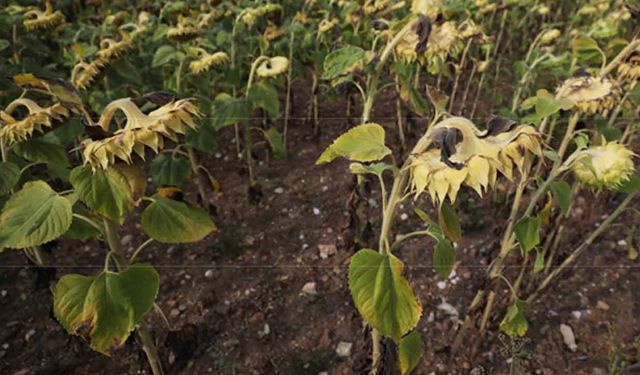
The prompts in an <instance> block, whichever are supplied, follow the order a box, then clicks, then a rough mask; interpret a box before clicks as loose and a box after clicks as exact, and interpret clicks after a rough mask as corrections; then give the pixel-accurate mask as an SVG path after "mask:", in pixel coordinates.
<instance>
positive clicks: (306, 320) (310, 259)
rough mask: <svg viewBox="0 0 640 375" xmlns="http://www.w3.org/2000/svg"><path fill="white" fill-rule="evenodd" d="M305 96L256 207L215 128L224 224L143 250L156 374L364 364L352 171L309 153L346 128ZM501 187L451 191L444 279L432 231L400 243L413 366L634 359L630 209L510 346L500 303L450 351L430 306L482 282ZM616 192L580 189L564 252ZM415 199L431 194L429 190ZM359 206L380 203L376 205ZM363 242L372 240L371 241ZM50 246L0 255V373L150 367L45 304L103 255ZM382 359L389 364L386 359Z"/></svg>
mask: <svg viewBox="0 0 640 375" xmlns="http://www.w3.org/2000/svg"><path fill="white" fill-rule="evenodd" d="M299 101H303V99H300V100H299ZM382 101H383V102H384V100H382ZM389 103H392V102H391V101H389ZM322 105H323V106H325V107H323V108H321V111H320V113H343V108H342V104H339V105H336V103H323V104H322ZM305 107H306V104H305V103H298V105H297V106H295V105H294V108H297V110H296V113H294V117H295V118H294V120H293V121H292V124H291V138H290V143H289V147H290V149H289V155H290V157H289V158H288V159H287V160H274V159H271V160H269V161H268V162H267V161H265V159H266V158H265V155H264V152H263V151H261V150H260V147H258V150H257V153H258V156H259V158H260V160H262V162H261V163H260V165H259V166H258V168H257V171H258V175H259V179H260V182H261V185H262V189H263V192H264V197H263V199H262V201H261V202H260V203H259V204H257V205H254V204H250V203H249V202H248V200H247V194H246V193H247V182H246V180H247V179H246V176H245V175H244V174H243V173H242V169H243V168H242V165H243V164H242V161H238V160H237V159H236V157H235V156H234V155H235V146H234V144H233V140H232V138H233V129H231V128H228V129H225V130H224V131H222V132H221V133H220V137H219V142H218V143H219V144H220V150H219V151H218V152H219V154H217V155H213V156H211V157H204V158H203V161H204V163H205V164H206V165H207V166H208V167H209V168H210V170H211V171H212V172H213V175H214V176H215V177H216V178H217V179H218V180H219V182H220V186H221V189H220V191H219V192H218V193H216V194H215V197H214V199H213V201H214V202H215V204H216V205H217V215H216V216H215V222H216V224H217V225H218V227H219V230H218V231H217V232H216V233H214V234H213V235H211V236H210V237H209V238H207V239H206V240H205V241H203V242H201V243H198V244H196V245H188V246H167V245H159V244H155V245H153V246H151V247H149V248H148V249H146V250H145V252H144V254H143V255H142V256H141V258H140V260H143V261H147V262H150V263H152V264H153V265H154V266H155V267H156V268H157V269H158V271H159V273H160V276H161V286H160V292H159V296H158V305H159V306H160V308H161V309H162V310H163V311H164V313H165V314H166V315H167V317H168V318H169V321H170V324H171V327H167V326H166V325H165V324H164V323H163V321H162V320H161V319H160V316H159V315H158V314H157V313H156V312H153V311H152V312H151V313H150V314H149V315H148V321H149V322H150V323H151V324H152V326H153V334H154V337H155V338H156V343H157V346H158V348H159V351H160V356H161V357H162V358H163V360H164V362H165V363H164V366H165V369H166V372H167V373H169V374H202V373H212V374H318V373H321V372H323V371H326V372H327V373H328V374H354V373H357V374H360V373H366V371H367V366H368V358H369V345H370V344H369V338H368V337H369V336H368V332H367V330H366V329H365V328H364V327H363V325H362V321H361V319H360V318H359V316H358V314H357V311H356V310H355V308H354V306H353V304H352V302H351V297H350V295H349V292H348V289H347V283H346V279H347V277H346V276H347V267H348V259H349V257H350V255H351V254H352V253H353V252H354V250H357V249H354V248H353V246H352V242H353V241H352V240H353V239H352V236H353V233H352V232H351V231H350V229H349V209H348V204H347V202H348V199H349V196H350V194H351V190H352V186H353V179H352V177H351V176H350V175H349V173H348V169H347V163H346V162H344V161H339V162H335V163H332V164H330V165H325V166H319V167H318V166H315V165H314V162H315V160H316V158H317V157H318V155H319V154H320V153H321V152H322V150H323V149H324V147H326V146H327V145H328V144H329V143H330V142H331V140H332V139H333V138H335V136H337V135H338V134H340V133H341V132H343V131H344V130H345V129H346V127H347V125H346V123H345V121H342V120H340V119H335V118H332V119H330V120H322V122H321V125H320V127H321V135H320V136H319V137H313V136H312V132H311V126H310V124H308V123H305V122H304V121H302V120H301V119H300V117H302V116H304V109H305ZM392 107H393V106H392V105H391V104H390V105H389V106H388V110H387V109H386V108H385V106H384V105H381V106H380V108H382V110H381V111H380V112H381V113H378V114H377V115H378V116H379V117H378V121H379V122H380V123H382V124H383V125H384V126H385V127H387V128H388V129H389V135H388V137H387V139H388V142H389V143H393V142H395V139H396V138H395V130H394V122H393V120H392V119H390V118H388V117H389V116H386V117H385V112H388V113H393V112H392V110H391V108H392ZM335 117H337V116H335ZM420 126H421V124H420V123H419V122H417V123H416V125H415V126H414V128H413V129H412V130H410V134H411V137H410V138H411V139H412V140H415V137H416V136H417V134H418V132H419V128H420ZM371 186H372V197H374V198H377V196H378V194H379V192H378V191H377V189H378V188H377V187H376V186H375V184H371ZM498 190H499V191H498V192H497V193H496V194H495V195H494V196H493V197H487V198H486V199H485V200H480V199H478V197H477V196H475V195H473V194H472V193H471V192H465V193H464V194H463V195H462V196H461V197H460V202H461V203H460V207H461V209H460V210H459V213H460V215H461V219H462V221H463V222H464V240H463V241H462V243H461V244H459V246H458V250H457V251H458V260H459V263H458V265H457V266H456V268H455V275H453V276H452V277H450V278H449V279H448V280H442V279H439V278H438V277H437V275H436V274H435V271H434V270H433V269H432V268H431V267H430V265H431V251H432V246H433V243H432V242H431V241H430V240H427V239H417V240H411V241H409V242H407V243H406V245H405V246H403V247H402V248H401V249H400V250H399V251H398V252H397V255H398V256H399V257H400V258H401V259H402V260H403V261H404V262H405V264H406V265H407V268H406V271H405V272H406V275H407V276H408V278H409V280H410V283H411V284H412V285H413V287H414V290H416V292H417V294H418V297H419V299H420V300H421V301H422V304H423V307H424V313H423V317H422V319H421V321H420V324H419V326H418V327H419V328H418V329H419V330H420V331H421V333H422V337H423V339H424V340H425V346H426V352H425V355H424V356H423V358H422V361H421V363H420V365H419V367H418V369H417V370H416V373H417V374H431V373H435V374H469V373H472V374H482V373H493V374H506V373H508V369H509V366H510V361H511V360H512V357H515V358H517V363H516V365H517V371H518V372H517V373H523V374H606V373H607V372H608V369H609V366H610V364H611V363H612V362H613V361H614V360H618V361H619V360H621V359H625V360H627V361H635V358H636V357H637V356H638V355H639V353H638V352H637V349H636V347H637V345H636V342H637V335H638V333H640V331H639V329H638V327H639V324H638V323H639V322H638V316H640V315H639V314H638V312H639V311H638V309H639V306H638V301H640V299H639V297H640V290H639V289H638V287H637V285H639V283H640V280H639V279H640V273H638V269H637V262H634V261H630V260H628V259H627V247H626V245H625V244H623V243H622V242H620V240H623V239H624V238H625V237H626V233H627V232H626V228H627V227H628V225H626V224H628V223H632V222H638V220H639V219H640V217H639V215H638V213H637V212H635V213H634V212H628V213H626V214H625V215H624V216H623V218H622V219H621V220H619V223H621V224H625V225H618V226H614V227H613V228H612V229H611V230H609V231H607V233H606V234H605V236H604V237H603V238H600V239H599V240H598V241H597V243H595V244H594V245H593V246H591V247H590V249H589V250H588V251H587V252H586V254H585V255H584V256H583V257H582V258H581V259H580V261H579V262H578V263H579V267H577V268H575V269H573V270H572V271H570V272H568V273H567V274H565V275H564V277H563V278H562V279H561V280H560V281H559V282H557V283H555V284H554V286H553V288H551V289H550V290H549V291H548V292H547V294H546V295H545V297H544V298H543V299H542V300H541V301H540V302H538V303H536V304H535V305H534V306H533V308H532V310H530V311H528V312H527V316H528V318H529V322H530V328H529V332H528V334H527V336H526V339H525V340H524V341H522V342H521V343H520V344H522V345H520V346H521V348H519V349H518V350H517V351H516V352H515V353H514V352H513V351H511V352H510V351H509V350H508V349H509V347H511V346H513V345H512V344H513V343H511V342H509V340H506V341H504V340H501V338H500V337H499V335H498V334H497V332H498V324H499V322H500V320H501V319H502V316H503V312H504V310H503V308H504V306H503V305H501V307H502V308H500V309H498V310H499V312H496V313H495V314H494V316H492V317H491V321H490V329H489V333H488V334H486V335H485V336H484V339H483V340H482V345H481V348H480V351H479V353H478V355H477V356H476V357H475V358H469V356H468V350H463V351H462V352H461V353H458V354H457V355H455V356H452V355H451V354H450V350H449V346H450V345H451V342H452V341H453V337H454V333H455V329H456V326H457V323H456V321H457V317H456V316H455V314H453V316H452V310H450V311H449V313H446V312H445V311H443V309H441V308H438V306H441V305H442V303H443V302H446V303H448V304H450V306H451V307H452V308H453V309H455V311H457V312H458V313H459V317H460V318H462V317H463V314H464V312H465V310H466V308H467V304H468V303H469V302H470V300H471V298H472V296H473V294H474V292H475V290H476V288H477V287H478V286H479V285H480V283H481V282H482V280H483V277H484V270H485V267H486V265H487V261H488V259H490V258H491V256H490V254H495V252H496V251H497V243H498V239H499V236H500V233H501V230H502V228H501V225H502V224H503V223H504V221H505V219H506V209H505V205H504V204H499V203H496V204H493V203H492V202H500V201H504V199H505V197H506V196H508V193H507V192H508V191H509V190H508V186H507V185H506V184H505V185H504V188H503V189H502V190H500V189H498ZM192 195H193V193H190V194H188V196H187V199H191V198H193V197H192ZM615 199H616V198H615V197H614V196H612V195H610V194H604V193H603V194H600V195H593V194H590V193H585V194H584V195H583V196H582V197H580V198H579V199H578V200H577V203H576V208H577V210H576V209H574V213H575V217H573V218H571V223H572V224H571V225H570V226H569V227H568V229H567V231H566V233H565V235H564V237H563V240H562V245H561V246H560V254H559V255H560V257H562V256H563V255H564V254H566V253H568V252H569V251H570V250H571V249H572V248H573V247H574V246H575V245H576V244H577V243H579V242H580V241H581V240H582V238H583V237H584V235H585V233H588V232H589V230H590V229H591V227H592V226H593V225H597V224H596V223H597V222H598V221H599V220H602V217H601V216H602V215H603V214H606V213H607V212H609V211H610V210H611V209H612V208H613V207H615V204H616V200H615ZM594 203H595V204H594ZM416 205H418V206H420V207H422V208H423V209H427V210H429V209H430V207H431V204H430V203H429V202H427V201H426V200H419V201H418V202H416ZM636 207H637V204H636ZM369 209H370V212H371V214H372V215H378V211H379V209H376V207H375V204H374V203H372V202H370V207H369ZM405 214H406V217H405ZM400 215H401V216H400V217H399V218H398V220H397V226H396V233H402V232H405V231H407V230H409V229H410V228H416V227H417V226H419V225H421V224H420V223H419V221H418V220H417V218H415V215H414V214H413V213H412V207H409V206H406V207H404V208H402V210H401V212H400ZM374 217H376V216H374ZM127 221H128V223H129V224H128V226H127V229H126V233H122V234H121V235H122V240H123V243H124V244H125V248H129V251H132V249H133V248H135V247H136V246H137V245H139V244H140V243H142V242H143V241H144V240H145V238H144V237H143V235H141V234H140V232H139V231H137V224H136V223H137V222H138V221H139V220H138V218H137V217H130V218H128V220H127ZM374 233H375V231H374ZM371 240H372V243H375V238H372V239H371ZM327 245H328V246H329V247H324V248H323V249H325V250H327V249H329V250H330V252H331V251H332V250H333V246H335V254H329V256H328V257H326V258H322V257H321V256H320V250H319V246H327ZM49 247H50V248H51V252H50V254H48V256H47V262H48V263H49V264H51V265H52V268H48V269H45V270H35V269H33V268H29V267H28V264H27V261H26V258H25V257H24V256H23V255H22V254H20V253H18V252H14V251H5V252H4V253H2V254H0V258H1V265H0V267H2V268H1V272H0V306H1V308H2V315H1V317H0V327H2V329H0V372H1V373H7V374H90V373H104V374H133V373H149V372H148V369H147V365H146V361H145V358H144V353H143V352H142V351H141V350H140V346H139V345H138V344H137V343H136V342H135V338H134V335H132V337H131V338H130V340H129V341H128V342H127V344H126V345H125V346H124V347H123V348H122V349H120V350H118V351H117V352H115V353H114V354H113V356H112V357H111V358H109V357H105V356H102V355H100V354H97V353H95V352H92V351H91V350H90V349H89V347H88V345H86V343H84V342H83V341H82V339H80V338H78V337H72V336H69V335H68V334H67V333H66V332H65V331H64V330H63V328H62V327H61V326H60V325H59V324H58V323H57V322H56V320H55V319H54V317H53V315H52V313H51V302H52V297H51V292H50V290H49V286H50V284H49V283H50V282H51V281H52V280H55V279H56V278H57V277H60V276H62V275H64V274H66V273H69V272H79V273H90V272H93V271H95V269H94V268H95V267H101V266H102V265H101V262H102V259H103V254H104V249H102V247H101V244H100V243H99V242H98V241H96V240H90V241H87V242H85V243H83V242H79V241H76V242H70V241H64V244H62V242H61V243H60V244H52V245H51V246H49ZM514 272H517V270H516V271H514ZM308 283H315V292H316V293H315V294H313V293H305V292H303V288H304V289H305V290H306V291H309V290H310V288H311V286H310V285H307V286H306V287H305V284H308ZM561 323H564V324H568V325H570V326H571V327H572V329H573V331H574V333H575V336H576V339H577V345H578V350H577V351H576V352H572V351H570V350H569V349H567V347H566V346H565V345H564V344H563V341H562V337H561V335H560V330H559V325H560V324H561ZM340 342H346V343H350V344H352V347H351V351H350V353H349V355H347V356H346V357H340V356H338V355H337V354H336V348H337V346H338V345H339V343H340ZM385 371H386V372H387V373H393V372H394V371H395V370H394V368H393V363H392V362H390V363H389V364H387V365H386V370H385ZM482 371H485V372H482Z"/></svg>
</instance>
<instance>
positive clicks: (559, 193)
mask: <svg viewBox="0 0 640 375" xmlns="http://www.w3.org/2000/svg"><path fill="white" fill-rule="evenodd" d="M549 189H550V190H551V193H552V194H553V200H554V201H555V202H556V203H557V204H558V206H560V210H561V211H562V213H563V214H564V215H565V216H566V215H567V214H568V213H569V209H570V208H571V186H569V184H568V183H567V182H565V181H554V182H552V183H551V185H549Z"/></svg>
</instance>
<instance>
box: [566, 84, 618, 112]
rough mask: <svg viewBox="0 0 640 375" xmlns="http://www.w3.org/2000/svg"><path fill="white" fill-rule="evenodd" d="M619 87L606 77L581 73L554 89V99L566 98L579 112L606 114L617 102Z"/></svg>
mask: <svg viewBox="0 0 640 375" xmlns="http://www.w3.org/2000/svg"><path fill="white" fill-rule="evenodd" d="M619 96H620V89H619V88H618V87H617V86H616V85H615V84H614V82H612V81H611V80H609V79H607V78H600V77H594V76H591V75H581V76H577V77H572V78H569V79H567V80H566V81H564V83H563V84H562V85H561V86H560V87H558V89H557V90H556V99H568V100H570V101H572V102H573V103H575V106H576V108H578V110H580V111H581V112H583V113H585V114H588V115H593V114H597V113H601V114H603V115H606V114H607V113H608V112H609V110H610V109H611V108H613V107H614V106H615V104H616V103H617V102H618V99H619Z"/></svg>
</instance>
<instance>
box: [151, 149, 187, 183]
mask: <svg viewBox="0 0 640 375" xmlns="http://www.w3.org/2000/svg"><path fill="white" fill-rule="evenodd" d="M149 173H150V174H151V181H153V183H154V184H156V185H173V186H180V185H182V184H183V183H184V182H185V181H186V180H187V178H189V176H191V164H190V163H189V160H188V159H187V158H184V157H180V156H173V155H169V154H159V155H158V156H156V157H155V159H153V161H152V162H151V167H150V169H149Z"/></svg>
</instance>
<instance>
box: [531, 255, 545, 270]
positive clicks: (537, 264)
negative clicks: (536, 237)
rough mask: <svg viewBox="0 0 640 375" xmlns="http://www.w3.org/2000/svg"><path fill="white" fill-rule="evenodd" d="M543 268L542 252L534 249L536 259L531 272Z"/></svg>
mask: <svg viewBox="0 0 640 375" xmlns="http://www.w3.org/2000/svg"><path fill="white" fill-rule="evenodd" d="M543 269H544V253H543V252H542V251H538V250H536V260H535V262H534V263H533V273H539V272H540V271H542V270H543Z"/></svg>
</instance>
